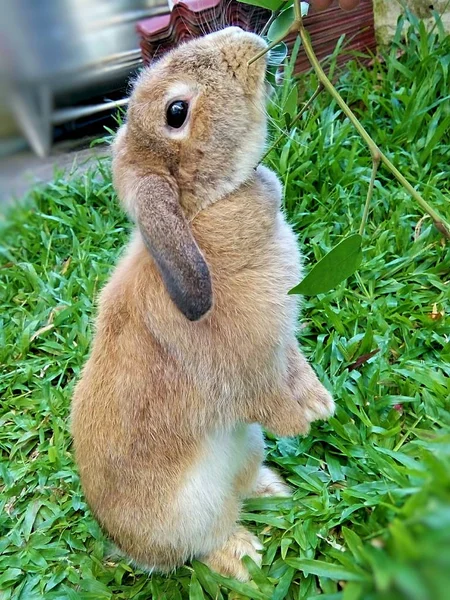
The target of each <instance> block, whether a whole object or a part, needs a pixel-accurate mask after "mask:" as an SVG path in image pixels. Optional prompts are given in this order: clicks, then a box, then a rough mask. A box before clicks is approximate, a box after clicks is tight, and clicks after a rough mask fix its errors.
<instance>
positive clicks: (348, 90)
mask: <svg viewBox="0 0 450 600" xmlns="http://www.w3.org/2000/svg"><path fill="white" fill-rule="evenodd" d="M411 20H412V21H413V23H412V25H410V27H409V29H408V31H407V35H406V40H404V41H403V40H402V39H401V36H400V35H398V36H397V38H396V41H395V43H394V46H393V48H392V49H391V51H390V52H389V53H386V55H385V56H384V59H383V60H381V61H380V60H378V61H375V62H374V64H372V66H370V67H368V68H366V67H365V68H363V67H361V66H360V65H359V64H358V63H357V62H354V63H353V64H352V65H350V68H349V69H348V71H346V73H345V74H342V75H340V77H339V78H338V80H337V87H338V89H339V90H340V91H341V93H342V95H343V96H344V98H346V99H347V101H348V102H349V104H350V105H351V106H352V108H353V109H354V110H355V111H356V113H357V114H358V116H359V117H360V118H361V120H362V122H363V124H364V126H365V127H366V128H367V129H368V131H369V132H371V134H372V135H373V136H374V138H375V139H376V141H377V142H378V143H379V144H380V145H381V146H382V147H383V149H384V150H385V151H386V152H387V154H388V156H389V157H390V158H391V160H393V161H394V163H395V164H396V165H398V166H399V167H400V169H401V170H402V172H403V174H404V175H405V176H406V177H407V178H408V179H409V181H411V182H412V183H413V185H417V186H418V188H419V189H420V190H421V191H422V192H423V194H424V196H425V198H426V199H427V200H428V201H430V202H432V203H433V204H434V205H435V206H436V208H438V209H439V210H440V211H441V212H442V213H443V214H445V215H447V217H449V216H450V208H449V206H450V202H449V198H450V189H449V186H450V183H449V181H450V178H449V175H450V172H449V169H450V167H449V165H450V101H449V95H448V94H449V90H450V82H449V67H450V37H449V36H446V35H445V34H444V33H443V32H442V31H441V28H440V25H439V24H437V25H436V27H435V30H434V32H433V33H432V34H427V33H426V32H425V29H424V27H423V25H421V24H420V23H418V22H415V20H414V19H413V17H412V16H411ZM332 66H333V61H331V67H332ZM315 86H316V81H315V77H314V76H313V75H309V76H306V77H303V78H302V81H301V85H300V88H301V92H300V95H299V100H300V101H305V100H306V99H307V98H308V97H309V96H310V95H311V94H312V92H313V90H314V89H315ZM285 95H286V94H285ZM278 101H279V103H280V104H281V107H280V108H279V109H277V108H276V107H272V109H271V113H272V116H273V123H272V128H273V134H274V135H276V134H277V132H278V130H279V128H280V127H281V128H283V129H284V128H285V122H284V117H283V115H282V113H283V106H282V104H283V93H280V96H279V98H278ZM267 162H268V164H270V165H271V166H272V167H273V168H274V169H275V170H277V171H278V173H279V175H280V177H281V179H282V181H283V183H284V189H285V197H286V201H285V207H286V211H287V213H288V215H289V218H290V220H291V222H292V223H293V224H294V226H295V228H296V231H297V232H298V236H299V243H300V244H301V247H302V248H303V251H304V253H305V257H306V259H305V260H306V264H307V266H308V267H310V266H311V265H313V264H314V263H315V262H317V260H318V259H320V258H321V257H322V256H324V254H325V253H326V252H327V251H328V250H329V249H330V248H331V247H332V246H334V245H335V244H336V243H338V242H339V241H340V240H341V239H342V238H343V236H345V235H348V234H350V233H353V232H357V230H358V227H359V223H360V221H361V216H362V211H363V205H364V200H365V195H366V190H367V186H368V182H369V179H370V156H369V154H368V151H367V149H366V148H365V146H364V145H363V144H362V142H361V141H360V140H359V138H358V136H357V134H356V133H355V132H354V130H353V129H352V126H351V125H350V124H349V123H348V121H347V120H346V119H344V118H343V117H342V115H341V112H340V110H339V109H338V107H337V106H336V104H335V103H334V102H332V101H331V100H330V98H329V97H328V96H327V95H326V94H322V95H321V96H320V97H319V99H318V100H317V101H316V102H315V103H314V105H313V108H312V109H311V110H309V111H308V112H307V113H305V115H304V116H303V118H302V120H301V121H300V124H299V125H298V127H297V129H296V131H295V132H293V133H292V135H291V139H289V140H288V141H285V142H283V143H282V144H281V145H280V146H279V147H278V148H277V149H276V150H273V151H272V152H271V153H270V155H269V157H268V159H267ZM422 216H423V215H422V213H421V211H420V209H419V208H418V206H417V205H416V204H415V202H414V201H413V200H412V199H411V198H410V197H409V196H408V194H407V193H406V192H405V191H404V190H403V189H401V188H400V187H399V185H398V184H397V182H396V181H395V180H394V179H393V178H392V177H391V176H390V175H388V174H387V173H386V172H385V171H384V170H383V169H382V170H381V171H380V173H379V176H378V180H377V183H376V186H375V195H374V198H373V202H372V211H371V214H370V217H369V222H368V224H367V226H366V230H365V233H364V259H363V263H362V266H361V267H360V269H359V270H358V272H357V273H356V274H355V275H354V276H352V277H350V278H349V279H348V280H347V281H346V282H345V283H343V284H341V285H339V287H338V288H337V289H336V290H334V291H332V292H329V293H327V294H322V295H319V296H317V297H310V298H308V299H307V300H306V301H305V308H304V315H303V318H302V323H301V336H300V339H301V342H302V345H303V348H304V350H305V353H306V354H307V355H308V357H309V358H310V360H311V362H312V363H313V364H314V365H315V367H316V369H317V371H318V373H319V375H320V377H321V379H322V381H323V382H324V383H325V384H326V385H327V386H328V387H329V388H330V389H331V390H333V392H334V395H335V398H336V402H337V407H338V408H337V412H336V415H335V417H334V418H333V419H331V420H330V422H329V423H327V424H319V425H317V426H314V428H313V430H312V432H311V434H310V435H309V436H308V437H306V438H298V439H279V440H278V439H275V438H273V437H269V438H268V460H269V461H270V463H272V464H274V465H276V466H277V467H278V469H279V470H280V471H281V472H282V473H283V475H284V476H285V477H286V478H287V479H288V481H289V482H290V483H291V484H292V486H293V487H294V488H295V493H294V496H293V497H292V498H289V499H285V500H276V499H257V500H251V501H249V502H248V503H247V505H246V506H245V508H244V514H243V519H244V521H245V522H246V523H247V524H248V526H249V527H250V528H251V529H252V530H254V531H255V532H257V533H258V535H259V536H260V539H261V540H262V541H263V543H264V547H265V552H264V558H263V566H262V569H258V568H257V567H256V566H254V565H252V564H250V565H249V568H250V569H251V571H252V574H253V581H252V582H251V583H249V584H239V583H237V582H234V581H230V580H226V579H224V578H221V577H219V576H218V575H215V574H213V573H211V572H210V571H209V570H208V569H207V568H206V567H205V566H203V565H202V564H200V563H194V564H193V565H188V566H186V567H183V568H181V569H179V570H178V571H177V572H176V573H174V574H173V575H172V576H170V577H161V576H159V575H155V576H149V575H147V574H146V573H144V572H142V571H140V570H138V569H136V568H134V567H132V566H130V565H129V564H128V563H127V561H126V560H124V559H123V558H120V557H119V556H117V554H116V553H115V551H114V548H113V547H112V546H111V545H110V543H109V542H108V540H107V539H106V538H105V536H104V535H103V534H102V533H101V531H100V529H99V527H98V525H97V524H96V522H95V521H94V520H93V518H92V517H91V515H90V513H89V510H88V508H87V506H86V503H85V501H84V499H83V495H82V493H81V490H80V484H79V478H78V474H77V471H76V468H75V466H74V463H73V457H72V452H71V440H70V434H69V421H68V415H69V404H70V397H71V393H72V389H73V385H74V381H75V379H76V378H77V376H78V374H79V372H80V368H81V366H82V365H83V363H84V361H85V360H86V356H87V354H88V352H89V344H90V339H91V335H92V328H91V323H92V317H93V314H94V312H95V298H96V295H97V292H98V290H99V289H100V288H101V286H102V285H103V283H104V282H105V280H106V279H107V277H108V274H109V273H110V271H111V269H112V267H113V265H114V263H115V262H116V260H117V257H118V256H119V254H120V252H121V250H122V247H123V245H124V243H125V242H126V240H127V238H128V236H129V232H130V225H129V224H128V222H127V221H126V219H125V218H124V215H123V214H122V212H121V210H120V209H119V208H118V206H117V203H116V198H115V194H114V191H113V189H112V184H111V178H110V169H109V161H108V160H102V161H99V163H98V165H96V166H95V167H94V168H93V169H92V170H91V171H90V172H88V173H87V174H84V175H81V174H78V175H77V173H76V171H75V173H74V174H73V176H72V177H71V178H67V177H62V176H61V175H58V174H56V175H55V179H54V181H53V182H52V183H50V184H49V185H47V186H46V187H44V188H36V189H34V190H33V191H32V192H31V193H30V194H29V197H28V198H26V199H25V201H24V202H22V203H20V204H18V205H15V206H14V207H12V208H10V209H9V210H8V212H7V214H6V216H5V218H4V219H3V224H2V225H1V227H2V229H1V240H0V257H1V258H0V278H1V285H0V309H1V311H0V358H1V366H2V368H1V372H0V395H1V413H0V460H1V462H0V479H1V481H0V486H1V488H0V489H1V495H0V600H9V599H14V600H19V599H20V600H34V599H37V598H46V599H49V600H50V599H53V600H77V599H80V600H101V599H105V600H106V599H110V598H111V599H112V598H114V599H134V600H147V599H149V598H155V599H156V598H168V599H172V598H173V599H180V598H190V599H191V600H200V599H203V598H212V599H221V598H223V599H225V598H227V597H228V598H253V599H255V600H264V599H267V600H270V599H273V600H281V599H283V598H287V599H299V600H300V599H306V598H309V599H311V598H317V597H319V596H320V598H321V600H371V599H373V600H375V599H381V598H382V599H383V600H403V599H404V600H406V599H411V600H444V598H448V597H449V594H450V592H449V591H448V590H449V589H450V429H449V425H450V415H449V412H448V411H449V408H450V360H449V359H450V324H449V318H450V317H449V316H448V314H449V310H450V307H449V296H450V294H449V281H450V244H448V243H447V244H446V243H445V242H444V241H443V238H442V236H441V235H440V234H439V233H438V232H437V230H436V229H435V228H434V227H433V226H432V224H431V221H430V219H423V218H422Z"/></svg>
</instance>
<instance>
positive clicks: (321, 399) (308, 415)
mask: <svg viewBox="0 0 450 600" xmlns="http://www.w3.org/2000/svg"><path fill="white" fill-rule="evenodd" d="M299 388H300V389H299V391H298V393H297V394H295V395H296V398H297V399H298V402H299V404H300V405H301V406H302V408H303V410H304V415H305V419H306V420H307V421H308V423H313V422H314V421H326V420H327V419H328V418H329V417H332V416H333V414H334V409H335V405H334V400H333V397H332V396H331V394H330V392H329V391H328V390H327V389H326V388H324V387H323V385H322V384H320V383H318V384H317V385H316V386H314V388H312V389H306V390H305V389H301V384H300V385H299Z"/></svg>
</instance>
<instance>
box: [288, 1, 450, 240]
mask: <svg viewBox="0 0 450 600" xmlns="http://www.w3.org/2000/svg"><path fill="white" fill-rule="evenodd" d="M296 5H298V7H300V0H294V9H295V6H296ZM295 26H296V27H297V28H298V32H299V35H300V37H301V40H302V44H303V47H304V49H305V52H306V55H307V57H308V60H309V62H310V63H311V65H312V67H313V69H314V71H315V72H316V74H317V77H318V78H319V81H320V82H321V83H322V85H323V86H324V88H325V89H326V90H327V91H328V92H329V93H330V95H331V96H332V97H333V98H334V99H335V100H336V102H337V104H338V105H339V106H340V108H341V109H342V112H343V113H344V114H345V115H346V117H347V118H348V119H349V120H350V122H351V123H352V124H353V126H354V127H355V129H356V131H357V132H358V133H359V135H360V136H361V137H362V138H363V140H364V141H365V142H366V144H367V145H368V147H369V150H370V153H371V154H372V157H374V156H377V155H378V156H379V157H380V160H381V162H382V163H383V164H384V165H385V166H386V167H387V169H388V170H389V171H390V172H391V173H392V174H393V175H394V177H395V178H396V179H397V180H398V181H399V182H400V183H401V184H402V186H403V187H404V188H405V189H406V190H408V192H409V193H410V194H411V196H412V197H413V198H414V200H416V202H417V203H418V204H419V206H421V208H422V209H423V210H424V211H425V212H426V213H428V214H429V215H430V217H431V218H432V219H433V221H434V224H435V226H436V227H437V229H438V230H439V231H440V232H441V233H442V234H443V235H444V236H445V237H446V238H448V239H450V224H449V223H447V222H446V221H445V219H444V218H443V217H442V216H441V215H440V214H439V213H438V212H437V211H436V210H434V208H433V207H432V206H430V205H429V204H428V202H427V201H426V200H425V199H424V198H422V196H421V195H420V194H419V192H418V191H417V190H415V189H414V188H413V186H412V185H411V184H410V183H409V181H407V180H406V179H405V177H403V175H402V174H401V173H400V171H399V170H398V169H397V167H395V165H393V164H392V162H391V161H390V160H389V159H388V157H387V156H385V155H384V154H383V152H382V151H381V149H380V148H379V147H378V146H377V145H376V143H375V142H374V141H373V139H372V138H371V137H370V135H369V134H368V133H367V131H366V130H365V129H364V127H363V126H362V125H361V123H360V122H359V121H358V119H357V118H356V115H355V114H354V113H353V111H352V110H351V109H350V108H349V107H348V106H347V104H346V103H345V102H344V100H343V98H342V96H341V95H340V94H339V92H338V91H337V90H336V88H335V87H334V86H333V84H332V83H331V81H330V80H329V79H328V77H327V76H326V75H325V72H324V70H323V69H322V67H321V65H320V63H319V61H318V59H317V57H316V55H315V54H314V50H313V48H312V45H311V39H310V37H309V33H308V32H307V31H306V29H305V26H304V24H303V19H302V17H301V16H300V18H299V19H298V20H297V19H296V21H295Z"/></svg>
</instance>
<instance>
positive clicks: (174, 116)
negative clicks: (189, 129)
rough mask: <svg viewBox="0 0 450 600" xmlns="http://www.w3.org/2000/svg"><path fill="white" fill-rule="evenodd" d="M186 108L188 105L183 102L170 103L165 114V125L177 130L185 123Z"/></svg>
mask: <svg viewBox="0 0 450 600" xmlns="http://www.w3.org/2000/svg"><path fill="white" fill-rule="evenodd" d="M188 108H189V104H188V103H187V102H185V101H184V100H177V101H176V102H172V104H170V106H169V108H168V109H167V113H166V118H167V125H168V126H169V127H173V128H174V129H179V128H180V127H181V126H182V125H183V123H184V122H185V121H186V117H187V114H188Z"/></svg>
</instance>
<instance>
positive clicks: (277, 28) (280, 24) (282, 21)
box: [255, 0, 309, 42]
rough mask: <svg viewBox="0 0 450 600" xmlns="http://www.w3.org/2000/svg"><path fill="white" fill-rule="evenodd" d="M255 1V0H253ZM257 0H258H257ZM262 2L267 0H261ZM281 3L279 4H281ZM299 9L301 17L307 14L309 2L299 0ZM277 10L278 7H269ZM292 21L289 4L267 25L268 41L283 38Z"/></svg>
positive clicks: (291, 11)
mask: <svg viewBox="0 0 450 600" xmlns="http://www.w3.org/2000/svg"><path fill="white" fill-rule="evenodd" d="M255 1H256V0H255ZM258 1H259V0H258ZM263 1H264V2H266V1H268V0H263ZM282 4H283V3H281V4H280V6H282ZM300 9H301V13H302V17H305V16H306V15H307V14H308V10H309V4H308V2H300ZM271 10H278V9H271ZM293 22H294V8H293V7H292V6H290V7H289V8H287V9H286V10H283V12H281V13H280V14H279V15H278V17H277V18H276V19H275V21H274V22H273V23H272V25H271V26H270V27H269V31H268V32H267V38H268V39H269V41H271V42H273V41H274V40H277V39H281V38H284V37H285V36H286V35H287V34H288V32H289V29H290V28H291V26H292V24H293Z"/></svg>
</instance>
